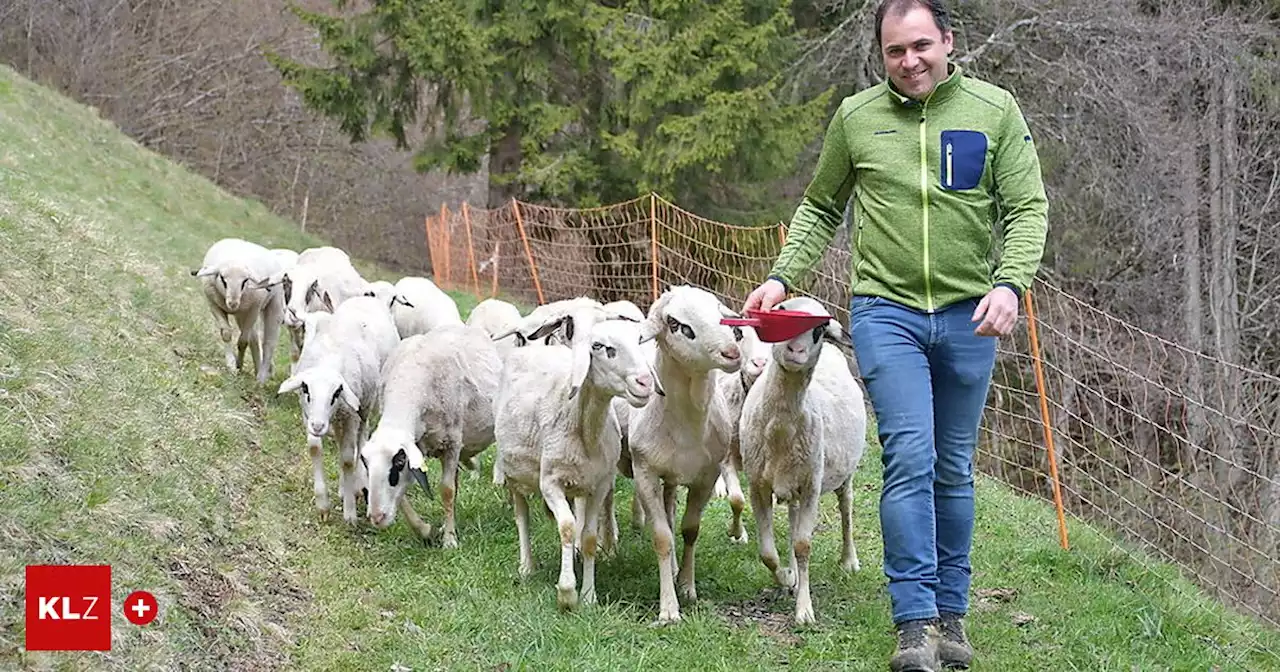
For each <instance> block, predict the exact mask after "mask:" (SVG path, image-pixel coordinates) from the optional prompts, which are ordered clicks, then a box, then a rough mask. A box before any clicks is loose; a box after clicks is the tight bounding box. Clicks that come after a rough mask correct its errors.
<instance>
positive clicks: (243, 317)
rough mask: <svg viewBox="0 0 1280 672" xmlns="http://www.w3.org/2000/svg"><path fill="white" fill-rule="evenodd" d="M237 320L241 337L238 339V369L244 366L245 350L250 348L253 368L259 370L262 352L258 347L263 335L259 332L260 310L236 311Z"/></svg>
mask: <svg viewBox="0 0 1280 672" xmlns="http://www.w3.org/2000/svg"><path fill="white" fill-rule="evenodd" d="M236 322H237V323H238V324H239V325H240V338H238V339H236V371H239V370H240V369H241V368H242V367H243V366H244V351H245V349H246V348H247V349H249V358H250V359H251V360H252V361H253V370H254V372H255V373H256V372H257V370H258V365H259V360H260V359H261V354H260V353H259V351H258V349H259V348H260V347H261V345H262V337H261V336H260V335H259V334H258V332H257V329H256V327H257V326H258V312H257V311H255V310H246V311H244V312H241V313H236Z"/></svg>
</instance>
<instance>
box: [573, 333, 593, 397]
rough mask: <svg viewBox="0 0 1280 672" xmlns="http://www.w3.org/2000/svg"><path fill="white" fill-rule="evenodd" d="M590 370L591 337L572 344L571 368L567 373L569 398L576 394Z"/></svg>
mask: <svg viewBox="0 0 1280 672" xmlns="http://www.w3.org/2000/svg"><path fill="white" fill-rule="evenodd" d="M590 370H591V339H589V338H584V339H582V340H581V341H578V342H577V343H576V344H575V345H574V346H573V368H572V369H571V370H570V373H569V398H570V399H572V398H574V397H576V396H578V390H579V389H581V388H582V384H583V383H584V382H586V380H587V373H588V372H590Z"/></svg>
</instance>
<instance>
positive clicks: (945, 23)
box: [876, 0, 951, 44]
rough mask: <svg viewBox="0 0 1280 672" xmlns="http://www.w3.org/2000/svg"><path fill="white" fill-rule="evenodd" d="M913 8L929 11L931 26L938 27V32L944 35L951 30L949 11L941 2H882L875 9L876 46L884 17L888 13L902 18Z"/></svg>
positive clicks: (908, 0) (906, 0)
mask: <svg viewBox="0 0 1280 672" xmlns="http://www.w3.org/2000/svg"><path fill="white" fill-rule="evenodd" d="M913 7H924V8H925V9H927V10H929V13H930V14H932V15H933V25H935V26H937V27H938V32H940V33H945V32H947V31H948V30H950V29H951V11H950V10H948V9H947V5H946V3H945V2H943V0H882V1H881V2H880V6H879V7H876V44H881V42H880V26H882V25H883V24H884V17H886V16H888V14H889V12H893V13H894V14H895V15H897V16H902V15H903V14H906V13H907V12H908V11H910V10H911V9H912V8H913Z"/></svg>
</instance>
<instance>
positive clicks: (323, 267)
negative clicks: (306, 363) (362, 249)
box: [269, 246, 368, 362]
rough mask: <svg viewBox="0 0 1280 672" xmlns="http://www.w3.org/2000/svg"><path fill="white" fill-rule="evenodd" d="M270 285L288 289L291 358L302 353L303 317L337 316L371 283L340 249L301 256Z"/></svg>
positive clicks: (286, 303)
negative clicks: (338, 309)
mask: <svg viewBox="0 0 1280 672" xmlns="http://www.w3.org/2000/svg"><path fill="white" fill-rule="evenodd" d="M269 284H272V285H276V284H278V285H280V286H281V287H282V288H283V289H284V325H285V327H286V328H287V329H288V330H289V334H290V343H291V344H292V348H291V350H290V358H291V359H292V360H293V361H294V362H296V361H297V360H298V357H299V356H300V355H301V353H302V342H303V340H304V334H303V327H304V323H303V315H305V314H306V313H308V312H311V311H317V310H323V311H327V312H333V310H334V308H336V307H338V306H339V305H340V304H341V303H342V302H343V301H346V300H347V299H350V298H353V297H357V296H363V295H364V293H365V290H366V288H367V285H368V283H367V282H365V280H364V278H363V277H361V276H360V273H359V272H358V271H356V269H355V267H354V266H352V265H351V257H350V256H349V255H348V254H347V253H346V252H344V251H342V250H341V249H339V248H336V247H329V246H325V247H312V248H308V249H306V250H303V251H302V252H301V253H299V254H298V257H297V260H296V261H295V262H294V263H293V265H292V266H288V267H285V268H282V269H281V270H279V271H277V272H276V273H275V274H273V275H272V276H271V279H270V281H269Z"/></svg>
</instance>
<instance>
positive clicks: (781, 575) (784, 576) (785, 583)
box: [773, 567, 796, 588]
mask: <svg viewBox="0 0 1280 672" xmlns="http://www.w3.org/2000/svg"><path fill="white" fill-rule="evenodd" d="M773 579H774V581H777V582H778V585H779V586H782V587H784V588H795V586H796V575H795V573H794V572H792V571H791V568H790V567H779V568H778V569H777V571H775V572H774V573H773Z"/></svg>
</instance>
